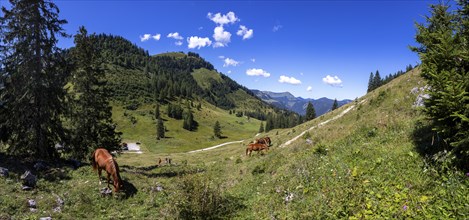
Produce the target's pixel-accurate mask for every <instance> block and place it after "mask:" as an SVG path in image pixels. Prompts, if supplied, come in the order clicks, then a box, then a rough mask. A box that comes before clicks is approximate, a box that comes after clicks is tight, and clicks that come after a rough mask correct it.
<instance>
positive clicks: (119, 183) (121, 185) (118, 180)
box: [113, 177, 124, 192]
mask: <svg viewBox="0 0 469 220" xmlns="http://www.w3.org/2000/svg"><path fill="white" fill-rule="evenodd" d="M113 185H114V192H119V190H120V189H121V188H124V183H123V182H122V180H121V178H120V177H116V178H114V181H113Z"/></svg>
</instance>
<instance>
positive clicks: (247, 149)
mask: <svg viewBox="0 0 469 220" xmlns="http://www.w3.org/2000/svg"><path fill="white" fill-rule="evenodd" d="M248 151H249V147H247V148H246V156H247V155H248Z"/></svg>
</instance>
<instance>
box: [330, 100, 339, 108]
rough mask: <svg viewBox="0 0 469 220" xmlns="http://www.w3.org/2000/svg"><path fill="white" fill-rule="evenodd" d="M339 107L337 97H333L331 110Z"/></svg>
mask: <svg viewBox="0 0 469 220" xmlns="http://www.w3.org/2000/svg"><path fill="white" fill-rule="evenodd" d="M338 107H339V103H337V99H334V104H332V111H334V110H336V109H337V108H338Z"/></svg>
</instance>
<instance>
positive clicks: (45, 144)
mask: <svg viewBox="0 0 469 220" xmlns="http://www.w3.org/2000/svg"><path fill="white" fill-rule="evenodd" d="M10 4H11V9H10V10H8V9H6V8H5V7H2V9H1V10H2V15H1V16H2V17H0V39H2V40H1V41H2V44H1V45H0V54H1V55H0V58H1V59H2V61H1V65H2V67H1V69H2V73H1V74H0V75H1V77H2V78H4V79H5V80H2V81H4V82H5V81H9V83H6V84H5V90H4V91H3V92H2V93H3V94H2V96H3V97H4V100H3V101H4V103H5V106H6V109H8V110H7V111H6V112H2V114H3V113H5V115H3V122H2V123H3V125H2V126H0V127H6V128H8V130H9V132H10V135H9V136H8V138H7V139H8V140H7V143H8V146H9V147H8V151H9V153H13V154H23V155H26V154H27V155H30V156H34V157H35V158H41V159H53V158H56V157H57V156H58V155H57V153H56V151H55V149H54V146H55V144H56V143H58V142H62V141H63V140H64V139H65V133H64V128H63V125H62V121H61V118H60V117H61V116H62V113H63V112H64V109H65V108H64V97H65V94H66V91H65V89H64V86H65V84H66V80H65V79H66V76H67V74H66V73H67V70H66V69H65V67H66V65H65V59H64V58H63V55H62V54H63V53H62V52H61V50H60V49H59V48H58V47H57V46H56V44H57V38H56V37H57V36H62V37H67V35H66V33H65V32H64V31H63V29H62V25H63V24H66V23H67V22H66V21H65V20H61V19H59V16H58V12H59V9H58V8H57V6H56V5H55V4H54V3H52V2H50V1H47V0H28V1H26V0H10Z"/></svg>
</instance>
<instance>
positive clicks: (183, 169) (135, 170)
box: [121, 165, 205, 178]
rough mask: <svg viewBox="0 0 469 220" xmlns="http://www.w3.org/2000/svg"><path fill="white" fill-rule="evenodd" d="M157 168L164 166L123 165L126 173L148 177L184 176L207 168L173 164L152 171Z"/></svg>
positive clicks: (123, 170)
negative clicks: (158, 170)
mask: <svg viewBox="0 0 469 220" xmlns="http://www.w3.org/2000/svg"><path fill="white" fill-rule="evenodd" d="M156 168H162V167H160V166H158V165H152V166H148V167H134V166H128V165H123V166H122V169H121V171H122V172H126V173H132V174H138V175H143V176H146V177H148V178H159V177H166V178H171V177H176V176H183V175H186V174H195V173H201V172H205V169H201V168H194V167H187V166H179V165H171V166H169V167H165V168H164V169H162V170H161V171H160V172H150V171H153V170H155V169H156Z"/></svg>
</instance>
